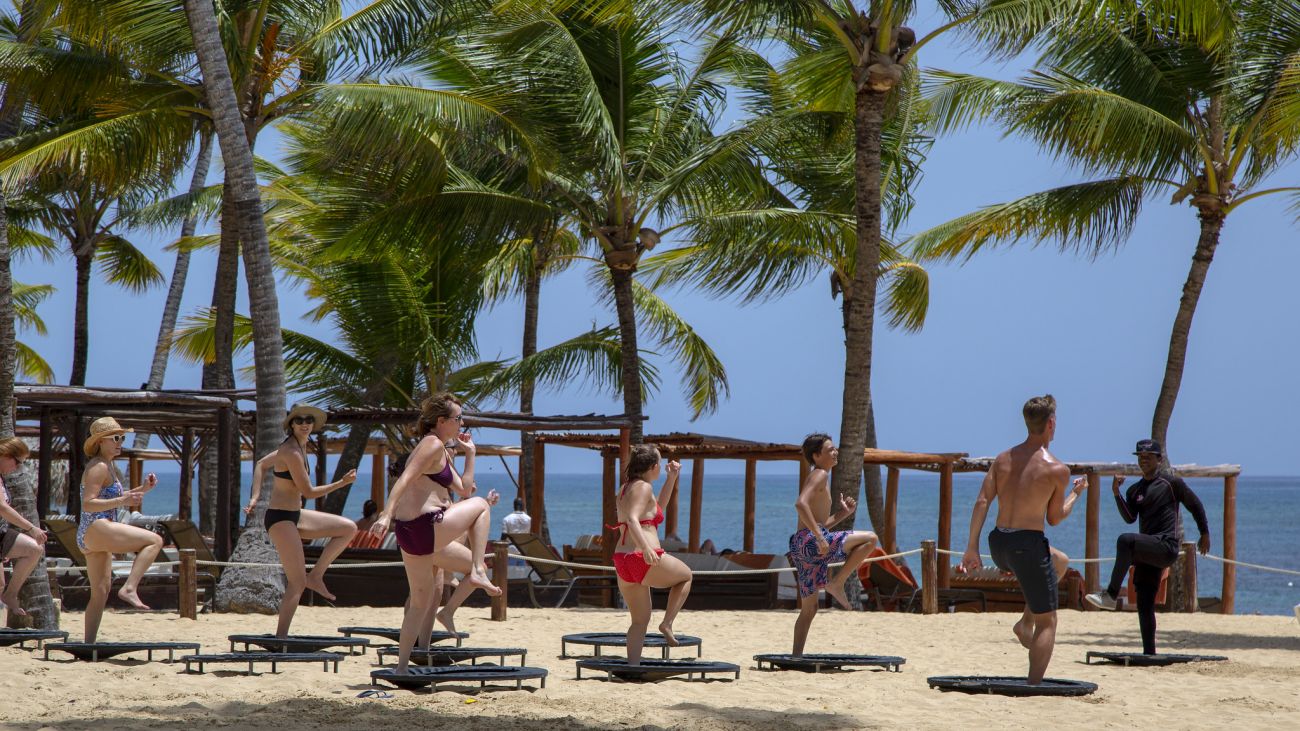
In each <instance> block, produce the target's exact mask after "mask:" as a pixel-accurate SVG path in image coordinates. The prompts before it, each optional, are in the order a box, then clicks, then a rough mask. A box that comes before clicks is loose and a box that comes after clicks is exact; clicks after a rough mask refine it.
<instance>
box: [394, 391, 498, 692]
mask: <svg viewBox="0 0 1300 731" xmlns="http://www.w3.org/2000/svg"><path fill="white" fill-rule="evenodd" d="M420 411H421V413H420V420H419V423H418V425H417V429H418V431H419V433H420V434H421V439H420V443H419V444H417V445H415V449H413V450H412V451H411V454H410V455H409V456H408V457H407V459H406V468H405V469H404V470H402V476H401V477H399V478H398V480H397V483H396V484H394V485H393V490H392V493H391V494H390V495H389V498H388V504H387V505H385V506H384V509H383V511H382V512H380V514H379V517H378V518H376V519H375V522H374V525H372V526H370V532H371V533H373V534H375V535H377V536H379V537H380V538H383V536H384V534H385V533H387V532H388V526H389V525H390V524H392V526H393V531H394V532H395V533H396V534H397V545H398V546H399V547H401V549H402V563H403V564H404V565H405V567H406V580H407V583H408V584H409V585H410V590H411V601H410V605H409V606H408V608H407V611H406V615H405V617H403V619H402V635H401V644H400V649H399V652H398V657H397V672H399V673H404V672H406V667H407V663H408V661H409V660H410V657H411V649H412V648H413V647H415V642H416V639H417V637H418V635H420V634H421V632H422V631H423V630H425V628H427V627H431V626H432V614H433V607H434V601H433V597H434V594H433V592H434V575H435V572H436V571H437V570H438V566H437V563H436V560H437V559H436V558H435V553H436V552H438V551H444V550H445V549H446V548H447V546H449V545H451V544H453V543H455V541H456V539H457V538H460V537H461V536H462V535H466V534H468V536H469V552H470V557H469V558H470V560H469V563H468V566H467V567H466V568H468V569H469V570H468V571H467V572H466V573H465V579H464V580H463V581H461V585H460V587H459V588H458V589H457V592H458V593H460V592H461V591H462V590H463V592H464V593H465V594H468V593H469V592H471V591H473V590H474V589H476V588H477V589H482V590H483V591H485V592H487V593H488V594H489V595H491V596H496V595H498V594H500V593H501V590H500V589H498V588H497V587H496V586H494V585H493V584H492V582H491V581H489V580H488V576H487V568H486V567H485V566H484V564H483V553H484V551H485V550H486V547H487V539H488V533H489V531H490V530H491V519H492V516H491V512H492V510H491V504H490V502H489V500H484V499H483V498H481V497H469V496H470V495H472V494H473V493H474V491H475V486H474V442H473V440H472V439H470V436H469V434H468V433H462V434H460V435H459V437H458V436H457V433H458V432H459V431H460V425H461V415H460V413H461V407H460V402H459V401H457V400H456V398H455V397H454V396H452V395H451V394H449V393H439V394H435V395H433V396H430V397H429V398H427V399H425V401H424V404H423V405H422V406H421V409H420ZM453 440H454V441H455V442H456V443H457V445H458V449H461V450H463V451H464V452H465V474H464V475H459V474H457V473H456V470H455V469H453V468H452V464H451V461H452V455H451V453H450V452H449V451H448V449H447V443H448V442H453ZM439 486H441V487H442V488H445V489H443V490H439V489H436V488H438V487H439ZM446 489H451V490H455V491H456V493H457V494H459V495H462V496H465V499H463V500H461V501H459V502H456V503H450V502H449V501H448V499H447V492H446ZM491 497H492V496H491V495H489V498H491ZM453 550H454V549H453ZM462 598H463V597H462ZM455 599H456V597H453V602H454V601H455ZM451 606H455V605H454V604H453V603H449V607H451Z"/></svg>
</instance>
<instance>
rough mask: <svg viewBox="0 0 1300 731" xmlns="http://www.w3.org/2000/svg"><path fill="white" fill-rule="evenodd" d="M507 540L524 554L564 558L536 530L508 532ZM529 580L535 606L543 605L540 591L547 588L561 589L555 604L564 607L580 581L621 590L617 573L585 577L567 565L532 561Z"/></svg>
mask: <svg viewBox="0 0 1300 731" xmlns="http://www.w3.org/2000/svg"><path fill="white" fill-rule="evenodd" d="M506 539H507V540H509V541H510V543H511V544H513V545H514V547H515V548H517V549H519V554H520V555H521V556H528V557H531V558H542V559H547V560H549V561H559V560H561V559H560V557H559V556H557V555H556V554H555V551H552V550H551V547H550V546H548V545H546V544H545V543H544V542H542V539H541V538H538V537H537V536H536V535H534V534H532V533H507V534H506ZM528 570H529V581H528V598H529V600H531V601H532V603H533V606H534V607H537V608H539V609H540V608H541V606H542V605H541V603H540V602H539V601H537V591H538V590H539V589H540V590H547V589H561V590H562V591H561V592H560V600H559V601H557V602H556V603H555V606H556V608H559V607H562V606H564V600H566V599H568V598H569V594H570V593H571V592H572V591H573V587H574V586H575V585H577V583H578V582H579V581H583V582H587V583H591V584H596V588H600V589H617V588H618V580H617V579H615V578H614V575H613V574H605V575H601V576H584V575H579V574H575V573H574V572H573V571H572V570H570V569H569V567H567V566H555V565H552V564H544V563H533V562H531V561H529V562H528Z"/></svg>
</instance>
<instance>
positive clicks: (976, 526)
mask: <svg viewBox="0 0 1300 731" xmlns="http://www.w3.org/2000/svg"><path fill="white" fill-rule="evenodd" d="M997 464H998V463H997V460H994V461H993V464H991V465H989V471H988V473H987V474H986V475H984V484H983V485H980V492H979V495H977V496H976V497H975V505H974V507H972V508H971V512H970V537H969V538H968V539H967V540H966V553H965V554H963V555H962V557H961V567H962V569H964V570H966V571H974V570H975V569H978V568H980V567H982V566H983V565H984V562H983V561H982V560H981V559H980V533H982V532H984V521H985V520H986V519H988V516H989V507H990V506H992V505H993V501H994V500H997V499H998V487H997V479H996V478H995V477H994V476H993V473H994V470H995V469H996V467H997Z"/></svg>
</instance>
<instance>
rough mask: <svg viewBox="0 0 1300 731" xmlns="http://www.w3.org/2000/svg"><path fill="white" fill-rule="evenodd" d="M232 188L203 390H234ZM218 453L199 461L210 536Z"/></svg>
mask: <svg viewBox="0 0 1300 731" xmlns="http://www.w3.org/2000/svg"><path fill="white" fill-rule="evenodd" d="M231 195H232V194H231V192H230V186H229V184H228V183H224V184H223V185H222V198H221V245H220V248H219V249H218V252H217V270H216V272H215V276H214V279H213V284H212V317H213V323H212V338H213V359H212V362H211V363H204V364H203V380H202V384H203V388H213V389H230V388H234V387H235V354H234V337H235V300H236V297H237V296H238V294H239V225H238V223H236V221H235V213H234V209H233V208H232V207H231V206H229V205H228V204H227V201H229V200H231ZM238 460H239V455H237V454H236V455H232V457H231V461H232V463H233V464H232V468H233V469H239V467H240V464H239V461H238ZM218 469H219V467H218V464H217V450H216V449H215V448H213V449H206V450H204V451H203V455H202V456H201V457H200V458H199V530H200V531H201V532H202V533H204V534H207V535H211V534H212V533H213V532H214V531H216V529H217V508H218V506H217V471H218Z"/></svg>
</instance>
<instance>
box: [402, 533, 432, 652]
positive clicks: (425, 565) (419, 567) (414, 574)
mask: <svg viewBox="0 0 1300 731" xmlns="http://www.w3.org/2000/svg"><path fill="white" fill-rule="evenodd" d="M402 564H403V566H404V567H405V568H406V582H407V584H408V585H409V586H410V587H411V605H410V607H409V608H408V609H407V610H406V615H405V616H404V617H403V618H402V634H401V636H400V639H399V640H398V650H397V668H396V671H397V672H399V673H405V672H407V664H408V663H409V662H410V661H411V649H412V648H413V647H415V640H416V638H417V637H418V636H419V634H420V627H421V626H422V625H423V624H424V617H425V615H427V614H430V613H431V609H432V607H433V557H432V556H415V555H412V554H409V553H407V552H406V551H402Z"/></svg>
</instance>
